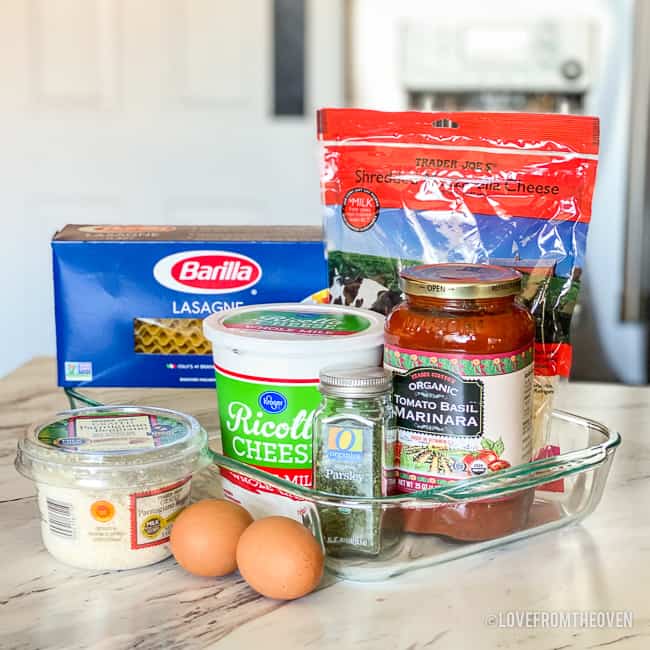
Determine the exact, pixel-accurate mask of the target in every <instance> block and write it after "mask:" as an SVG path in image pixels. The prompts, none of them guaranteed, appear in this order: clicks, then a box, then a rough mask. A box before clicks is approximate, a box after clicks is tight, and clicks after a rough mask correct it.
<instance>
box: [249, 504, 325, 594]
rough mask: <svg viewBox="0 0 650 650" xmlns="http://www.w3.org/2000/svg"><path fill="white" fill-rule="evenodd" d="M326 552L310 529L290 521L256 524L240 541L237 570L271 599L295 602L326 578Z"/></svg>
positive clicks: (268, 520) (279, 519)
mask: <svg viewBox="0 0 650 650" xmlns="http://www.w3.org/2000/svg"><path fill="white" fill-rule="evenodd" d="M324 559H325V558H324V557H323V551H322V549H321V547H320V544H319V543H318V542H317V541H316V539H315V537H314V536H313V535H312V534H311V532H310V531H309V530H307V528H305V527H304V526H303V525H301V524H299V523H298V522H297V521H294V520H293V519H289V518H288V517H265V518H264V519H258V520H257V521H254V522H253V523H252V524H251V525H250V526H249V527H248V528H247V529H246V530H245V531H244V534H243V535H242V536H241V537H240V539H239V544H238V545H237V566H238V567H239V572H240V573H241V574H242V576H243V578H244V579H245V580H246V582H248V584H249V585H250V586H251V587H252V588H253V589H255V591H257V592H258V593H260V594H262V595H263V596H267V597H268V598H277V599H279V600H293V599H294V598H300V597H301V596H304V595H305V594H308V593H309V592H310V591H313V590H314V589H315V588H316V587H317V585H318V583H319V582H320V579H321V577H322V575H323V563H324Z"/></svg>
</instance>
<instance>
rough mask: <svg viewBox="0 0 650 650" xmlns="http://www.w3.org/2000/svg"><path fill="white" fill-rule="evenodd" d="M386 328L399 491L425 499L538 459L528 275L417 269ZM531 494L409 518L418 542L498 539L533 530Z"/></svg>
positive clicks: (448, 267) (477, 267)
mask: <svg viewBox="0 0 650 650" xmlns="http://www.w3.org/2000/svg"><path fill="white" fill-rule="evenodd" d="M400 276H401V284H402V288H403V290H404V292H405V294H406V300H405V302H403V303H402V304H401V305H399V306H398V307H396V308H395V309H394V310H393V311H392V312H391V314H390V315H389V316H388V319H387V320H386V327H385V348H384V366H385V367H386V368H387V369H389V370H391V371H392V372H393V373H394V374H393V402H394V409H395V414H396V419H397V447H396V450H395V454H396V464H397V465H398V467H397V490H398V492H402V493H409V492H416V491H419V490H425V489H428V488H432V487H435V486H438V485H441V484H443V483H445V482H449V481H455V480H460V479H466V478H470V477H472V476H481V475H485V474H487V473H490V472H497V471H499V470H501V469H505V468H507V467H510V466H511V465H515V464H520V463H525V462H528V461H530V459H531V453H532V449H531V444H532V440H531V437H532V421H531V420H532V383H533V344H534V336H535V321H534V319H533V317H532V316H531V314H530V313H529V312H528V311H527V310H526V308H525V307H524V306H523V305H521V304H520V303H519V302H518V301H517V300H516V297H517V295H518V294H519V292H520V290H521V280H522V278H521V275H520V274H519V273H518V272H517V271H515V270H513V269H507V268H501V267H498V266H491V265H486V264H432V265H422V266H414V267H411V268H408V269H405V270H404V271H403V272H402V273H401V274H400ZM531 502H532V493H531V492H529V491H523V492H522V493H520V494H516V495H514V496H509V497H507V498H504V499H497V500H494V499H493V500H490V501H485V500H482V501H472V502H465V503H459V504H458V505H456V504H453V505H447V504H443V505H440V506H439V507H436V508H428V509H418V508H411V509H407V510H405V512H404V519H405V527H406V529H407V530H409V531H411V532H421V533H437V534H442V535H447V536H450V537H453V538H456V539H464V540H479V539H490V538H493V537H499V536H501V535H506V534H509V533H511V532H514V531H515V530H517V529H520V528H522V527H523V526H525V523H526V518H527V513H528V510H529V508H530V504H531Z"/></svg>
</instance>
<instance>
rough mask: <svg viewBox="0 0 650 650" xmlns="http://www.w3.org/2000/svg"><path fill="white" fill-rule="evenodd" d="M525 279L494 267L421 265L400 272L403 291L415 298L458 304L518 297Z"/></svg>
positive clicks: (519, 274)
mask: <svg viewBox="0 0 650 650" xmlns="http://www.w3.org/2000/svg"><path fill="white" fill-rule="evenodd" d="M521 282H522V275H521V273H519V271H516V270H515V269H512V268H508V267H502V266H496V265H493V264H469V263H443V264H421V265H418V266H411V267H409V268H406V269H404V270H402V271H401V273H400V284H401V287H402V289H403V291H404V292H405V293H406V294H408V295H412V296H424V297H429V298H442V299H457V300H489V299H491V298H504V297H507V296H514V295H517V294H518V293H519V292H520V291H521Z"/></svg>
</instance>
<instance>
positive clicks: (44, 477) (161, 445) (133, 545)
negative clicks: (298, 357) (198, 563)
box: [16, 406, 210, 570]
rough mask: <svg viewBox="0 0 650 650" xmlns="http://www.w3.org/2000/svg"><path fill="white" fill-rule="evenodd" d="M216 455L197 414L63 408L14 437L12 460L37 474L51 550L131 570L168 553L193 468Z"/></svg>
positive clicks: (94, 565)
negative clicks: (22, 436) (16, 437)
mask: <svg viewBox="0 0 650 650" xmlns="http://www.w3.org/2000/svg"><path fill="white" fill-rule="evenodd" d="M209 462H210V459H209V452H208V448H207V434H206V432H205V431H204V430H203V428H202V427H201V426H200V425H199V423H198V422H197V421H196V420H195V419H194V418H192V417H190V416H188V415H184V414H182V413H178V412H176V411H170V410H167V409H160V408H148V407H138V406H106V407H93V408H85V409H78V410H75V411H66V412H64V413H60V414H58V415H57V416H56V417H55V418H53V419H50V420H49V421H47V422H44V423H42V424H38V425H35V426H33V427H32V428H31V429H30V430H29V431H28V432H27V433H26V434H25V436H24V438H23V439H22V440H20V441H19V442H18V453H17V456H16V469H17V470H18V471H19V472H20V473H21V474H23V476H26V477H27V478H30V479H32V480H33V481H34V482H35V483H36V489H37V492H38V506H39V510H40V514H41V532H42V537H43V543H44V545H45V547H46V548H47V550H48V551H49V552H50V553H51V554H52V555H53V556H54V557H55V558H56V559H57V560H60V561H61V562H64V563H65V564H69V565H72V566H76V567H80V568H84V569H93V570H98V569H133V568H136V567H141V566H146V565H148V564H153V563H154V562H158V561H160V560H163V559H165V558H166V557H168V556H169V555H170V554H171V551H170V549H169V533H170V531H171V526H172V524H173V521H174V519H175V518H176V517H177V516H178V514H179V513H180V512H181V510H182V509H183V508H184V507H185V506H186V505H188V504H189V499H190V489H191V484H192V476H193V474H194V473H196V472H197V471H198V470H199V469H201V468H202V467H204V466H206V465H207V464H208V463H209Z"/></svg>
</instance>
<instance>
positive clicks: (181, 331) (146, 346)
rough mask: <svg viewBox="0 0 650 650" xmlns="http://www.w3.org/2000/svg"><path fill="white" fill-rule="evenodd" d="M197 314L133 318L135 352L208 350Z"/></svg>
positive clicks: (155, 352)
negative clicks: (189, 316) (190, 315)
mask: <svg viewBox="0 0 650 650" xmlns="http://www.w3.org/2000/svg"><path fill="white" fill-rule="evenodd" d="M201 326H202V321H201V319H200V318H134V319H133V343H134V349H135V352H137V353H138V354H211V350H212V348H211V346H210V342H209V341H208V340H207V339H206V338H205V337H204V336H203V331H202V329H201Z"/></svg>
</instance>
